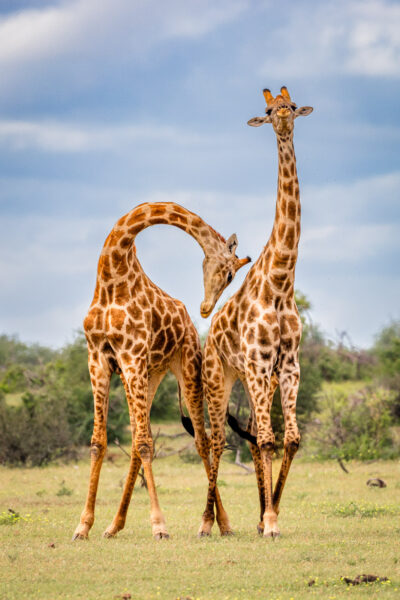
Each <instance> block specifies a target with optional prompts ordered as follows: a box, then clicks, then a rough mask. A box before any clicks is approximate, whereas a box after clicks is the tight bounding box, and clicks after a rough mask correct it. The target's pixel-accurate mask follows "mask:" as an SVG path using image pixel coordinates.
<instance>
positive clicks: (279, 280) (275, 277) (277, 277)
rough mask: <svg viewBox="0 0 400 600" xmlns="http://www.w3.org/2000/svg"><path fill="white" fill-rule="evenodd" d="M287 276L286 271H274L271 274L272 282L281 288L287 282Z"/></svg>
mask: <svg viewBox="0 0 400 600" xmlns="http://www.w3.org/2000/svg"><path fill="white" fill-rule="evenodd" d="M286 278H287V274H286V273H273V274H271V275H270V280H271V283H272V285H273V286H274V287H276V288H278V289H279V290H281V289H282V288H283V286H284V284H285V281H286Z"/></svg>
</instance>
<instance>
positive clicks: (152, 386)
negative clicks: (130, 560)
mask: <svg viewBox="0 0 400 600" xmlns="http://www.w3.org/2000/svg"><path fill="white" fill-rule="evenodd" d="M164 375H165V373H160V374H157V375H154V376H153V377H151V378H150V380H149V386H148V408H149V409H150V407H151V404H152V402H153V398H154V395H155V393H156V391H157V388H158V386H159V384H160V382H161V380H162V378H163V377H164ZM121 379H122V381H123V383H124V387H125V392H126V396H127V399H128V398H129V388H128V386H127V385H126V382H125V380H124V377H123V376H121ZM128 406H129V416H130V421H131V431H132V447H131V458H130V463H129V472H128V475H127V477H126V480H125V484H124V489H123V492H122V497H121V501H120V504H119V507H118V510H117V512H116V514H115V516H114V519H113V520H112V523H110V525H109V526H108V527H107V529H106V530H105V532H104V533H103V536H104V537H106V538H112V537H115V536H116V535H117V533H118V532H119V531H121V530H122V529H123V528H124V526H125V522H126V517H127V513H128V508H129V504H130V501H131V498H132V493H133V489H134V487H135V483H136V479H137V476H138V473H139V469H140V466H141V464H142V461H141V458H140V455H139V454H138V452H137V451H136V441H135V440H136V423H135V415H134V413H133V406H132V401H129V400H128Z"/></svg>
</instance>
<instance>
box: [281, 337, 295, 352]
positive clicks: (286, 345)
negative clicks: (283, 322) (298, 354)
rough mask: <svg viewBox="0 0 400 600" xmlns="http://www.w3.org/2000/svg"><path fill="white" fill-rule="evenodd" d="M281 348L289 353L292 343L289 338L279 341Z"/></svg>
mask: <svg viewBox="0 0 400 600" xmlns="http://www.w3.org/2000/svg"><path fill="white" fill-rule="evenodd" d="M281 348H282V349H283V350H284V351H286V352H289V351H290V350H292V348H293V341H292V340H291V339H290V338H288V339H285V340H282V339H281Z"/></svg>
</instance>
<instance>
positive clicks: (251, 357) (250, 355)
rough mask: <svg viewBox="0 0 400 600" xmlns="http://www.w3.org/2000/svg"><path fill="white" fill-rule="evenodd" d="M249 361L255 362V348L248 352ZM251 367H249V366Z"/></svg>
mask: <svg viewBox="0 0 400 600" xmlns="http://www.w3.org/2000/svg"><path fill="white" fill-rule="evenodd" d="M249 359H250V360H252V361H256V360H257V352H256V349H255V348H252V349H251V350H250V352H249ZM250 367H251V365H250Z"/></svg>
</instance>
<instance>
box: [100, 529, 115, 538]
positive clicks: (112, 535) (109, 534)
mask: <svg viewBox="0 0 400 600" xmlns="http://www.w3.org/2000/svg"><path fill="white" fill-rule="evenodd" d="M117 533H118V531H115V532H113V531H109V530H108V529H106V530H105V532H104V533H103V538H106V539H108V540H109V539H111V538H115V537H117Z"/></svg>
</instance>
